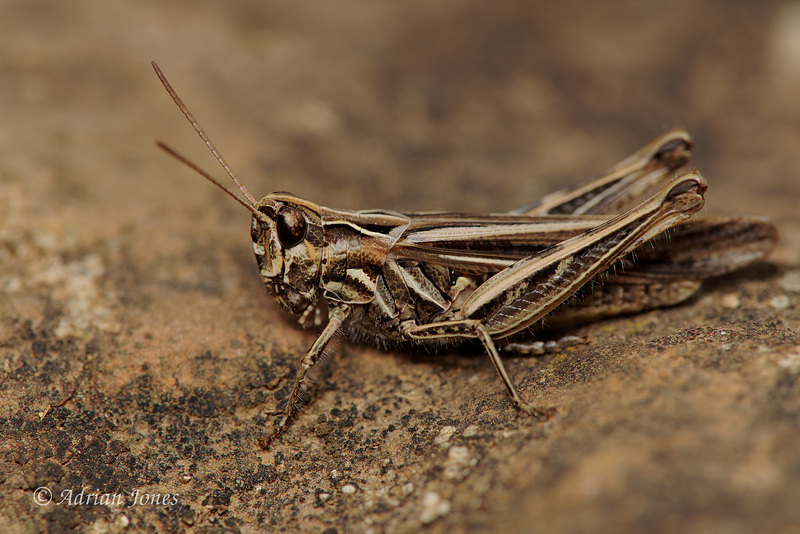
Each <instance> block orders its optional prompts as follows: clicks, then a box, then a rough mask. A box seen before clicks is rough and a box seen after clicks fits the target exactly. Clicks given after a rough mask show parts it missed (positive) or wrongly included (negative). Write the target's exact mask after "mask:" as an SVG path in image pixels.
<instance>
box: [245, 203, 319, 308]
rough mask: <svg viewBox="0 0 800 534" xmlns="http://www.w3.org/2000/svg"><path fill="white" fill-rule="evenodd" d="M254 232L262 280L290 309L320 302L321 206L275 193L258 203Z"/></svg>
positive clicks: (255, 250) (253, 219)
mask: <svg viewBox="0 0 800 534" xmlns="http://www.w3.org/2000/svg"><path fill="white" fill-rule="evenodd" d="M255 208H256V210H257V211H258V212H259V213H261V214H263V215H264V217H257V216H255V215H254V216H253V218H252V224H251V227H250V228H251V229H250V236H251V238H252V240H253V252H255V255H256V262H258V269H259V274H260V275H261V280H262V281H263V282H264V285H266V287H267V290H268V291H269V292H270V293H271V294H272V295H274V296H275V298H276V299H277V300H278V301H279V302H280V303H281V304H282V305H283V306H284V307H285V308H286V309H288V310H289V311H290V312H292V313H295V314H299V313H302V312H303V311H304V310H306V309H308V308H309V307H310V306H314V305H316V302H317V299H318V295H319V285H320V276H321V263H322V252H323V236H322V219H321V216H320V207H319V206H317V205H316V204H314V203H312V202H308V201H306V200H303V199H301V198H298V197H296V196H294V195H292V194H290V193H282V192H281V193H272V194H270V195H267V196H265V197H264V198H262V199H261V200H259V201H258V202H257V203H256V204H255Z"/></svg>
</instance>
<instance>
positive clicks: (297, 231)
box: [275, 206, 308, 248]
mask: <svg viewBox="0 0 800 534" xmlns="http://www.w3.org/2000/svg"><path fill="white" fill-rule="evenodd" d="M275 225H276V227H277V228H276V229H277V231H278V241H280V242H281V245H282V246H283V247H285V248H291V247H293V246H295V245H296V244H298V243H299V242H300V241H302V240H303V239H305V237H306V231H307V230H308V224H307V223H306V218H305V217H303V214H302V213H300V210H298V209H297V208H293V207H291V206H283V207H282V208H281V209H279V210H278V219H277V221H276V222H275Z"/></svg>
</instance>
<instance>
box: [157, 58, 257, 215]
mask: <svg viewBox="0 0 800 534" xmlns="http://www.w3.org/2000/svg"><path fill="white" fill-rule="evenodd" d="M150 63H151V64H152V65H153V69H155V71H156V75H157V76H158V79H159V80H161V84H162V85H163V86H164V89H166V90H167V92H168V93H169V96H171V97H172V100H173V101H174V102H175V104H176V105H177V106H178V108H179V109H180V110H181V112H182V113H183V116H184V117H186V120H188V121H189V124H191V125H192V127H193V128H194V130H195V131H196V132H197V135H199V136H200V139H202V140H203V142H205V144H206V146H207V147H208V149H209V150H210V151H211V153H212V154H214V157H215V158H217V161H218V162H219V164H220V165H222V168H223V169H225V172H226V173H228V176H230V177H231V180H233V183H235V184H236V186H237V187H238V188H239V191H241V192H242V194H243V195H244V196H245V198H246V199H247V200H249V201H250V208H253V209H251V210H250V211H251V212H253V213H254V214H258V215H260V216H261V217H264V214H263V213H261V212H259V211H257V210H255V208H254V206H255V204H256V199H255V197H254V196H253V195H252V194H250V191H248V189H247V188H246V187H245V186H244V184H243V183H242V182H240V181H239V179H238V178H237V177H236V174H234V172H233V171H232V170H231V168H230V167H229V166H228V162H227V161H225V158H223V157H222V154H220V153H219V151H217V147H215V146H214V143H212V142H211V139H209V138H208V135H206V132H205V131H204V130H203V128H202V127H201V126H200V124H199V123H198V122H197V120H196V119H195V118H194V115H192V113H191V112H190V111H189V108H187V107H186V104H184V103H183V100H181V97H179V96H178V93H176V92H175V89H173V88H172V85H170V83H169V82H168V81H167V78H166V76H164V73H163V72H161V69H160V68H158V64H156V62H155V61H151V62H150ZM158 146H159V147H161V148H162V149H163V150H165V151H166V152H168V153H169V154H171V155H172V156H174V157H176V158H177V159H178V160H180V161H182V162H183V163H185V164H186V165H188V166H189V167H191V168H192V169H194V170H196V171H197V172H199V173H200V174H201V175H202V176H205V177H206V178H208V179H209V180H210V181H211V182H212V183H214V184H216V185H217V186H219V187H221V188H222V189H223V190H224V191H226V192H227V193H228V194H229V195H231V196H232V197H233V198H235V199H236V200H238V201H239V202H240V203H241V204H243V205H244V206H245V207H247V204H246V203H245V202H244V201H243V200H241V199H240V198H239V197H238V195H235V194H233V192H232V191H231V190H230V189H228V188H227V187H225V186H224V185H222V184H221V183H219V182H218V181H216V180H214V179H213V178H211V176H209V175H208V173H206V172H204V171H202V170H200V168H199V167H197V166H196V165H195V164H193V163H191V162H190V161H189V160H187V159H186V158H184V157H183V156H181V155H179V154H178V153H177V152H175V151H174V150H172V149H171V148H169V147H167V146H166V145H165V144H164V143H160V142H159V143H158ZM261 217H259V218H261Z"/></svg>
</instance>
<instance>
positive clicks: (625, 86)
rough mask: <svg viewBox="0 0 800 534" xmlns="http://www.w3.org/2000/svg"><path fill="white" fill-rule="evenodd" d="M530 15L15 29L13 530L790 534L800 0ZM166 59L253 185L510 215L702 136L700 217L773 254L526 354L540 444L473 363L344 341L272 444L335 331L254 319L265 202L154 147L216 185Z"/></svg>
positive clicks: (268, 314)
mask: <svg viewBox="0 0 800 534" xmlns="http://www.w3.org/2000/svg"><path fill="white" fill-rule="evenodd" d="M526 6H527V4H525V3H514V2H512V3H504V4H491V5H490V4H488V3H486V2H482V1H478V0H459V1H455V0H444V1H440V2H434V3H431V2H421V1H418V0H412V1H406V2H369V1H366V0H360V1H356V0H342V1H340V2H317V3H263V4H262V3H252V2H234V3H211V2H188V1H181V2H170V3H162V2H136V3H131V2H100V3H98V2H89V1H86V0H78V1H76V2H70V3H64V2H55V1H52V0H50V1H48V0H35V1H30V2H5V3H4V5H3V6H0V67H1V68H0V72H2V75H1V76H0V364H1V366H0V372H2V375H0V392H2V393H1V394H0V399H2V400H0V434H1V435H2V442H0V524H3V525H4V531H7V532H33V531H41V530H49V531H52V532H63V531H68V530H70V529H78V530H82V531H94V532H123V531H168V532H185V531H190V530H191V531H197V532H256V531H260V530H262V529H266V530H270V531H286V532H295V531H316V532H326V533H329V534H330V533H333V532H340V533H341V532H415V531H417V530H419V529H420V528H421V527H422V526H427V528H428V529H429V530H430V531H431V532H448V533H453V532H484V531H494V532H506V531H508V532H530V531H531V529H533V528H534V527H535V528H536V530H539V531H542V532H675V531H681V532H685V533H694V532H698V533H699V532H723V531H724V532H731V533H737V532H778V531H784V532H787V531H791V530H792V529H797V528H798V527H800V506H798V503H800V379H799V377H800V284H798V279H800V274H799V273H800V225H798V220H799V219H800V217H798V215H797V204H798V200H800V179H798V169H800V97H798V96H797V95H800V75H798V73H800V45H799V44H798V40H797V36H798V35H800V9H798V7H797V4H796V3H791V2H775V1H772V2H761V3H758V4H756V3H752V2H751V3H747V2H738V3H730V2H722V1H721V0H714V1H710V2H703V3H698V2H689V1H680V2H673V3H669V4H664V3H658V4H656V3H631V2H620V1H611V2H604V3H596V2H575V1H571V0H568V1H567V2H560V3H557V4H548V5H547V7H546V8H542V9H534V8H533V7H526ZM153 59H155V60H157V61H159V63H160V65H161V67H162V68H163V69H164V71H165V72H166V74H167V76H168V77H169V78H170V80H171V81H172V83H173V84H174V85H175V87H176V89H177V90H178V92H179V93H180V94H181V95H182V97H183V98H184V100H185V101H186V102H187V104H188V105H189V106H190V108H191V109H192V111H193V112H194V113H195V115H196V116H197V117H198V118H199V119H200V121H201V122H202V124H203V125H204V126H205V128H206V129H207V130H208V131H209V133H210V135H211V136H212V138H213V139H214V140H215V142H216V143H217V145H218V146H219V148H220V149H221V151H222V152H223V154H225V156H226V158H227V159H228V160H229V162H230V163H231V164H232V165H233V167H234V168H235V169H236V170H237V172H238V173H240V175H241V176H243V177H245V178H244V181H245V183H246V184H247V185H248V186H249V187H250V189H251V190H252V191H253V192H254V194H256V196H259V194H264V193H267V192H269V191H279V190H289V191H292V192H293V193H295V194H297V195H299V196H302V197H304V198H308V199H311V200H314V201H317V202H320V203H322V204H325V205H327V206H331V207H337V208H347V209H360V208H370V207H381V208H391V209H398V210H415V211H419V210H430V209H444V210H460V211H473V212H487V211H494V212H501V211H505V210H509V209H512V208H514V207H516V206H517V205H519V204H523V203H525V202H527V201H529V200H531V199H534V198H537V197H539V196H541V195H543V194H546V193H547V192H549V191H552V190H554V189H556V188H559V187H563V186H564V185H567V184H572V183H577V182H578V181H580V179H582V178H584V177H587V176H591V175H592V174H594V173H596V172H599V171H601V170H602V169H604V168H605V167H607V166H608V165H611V164H613V163H615V162H616V161H617V160H618V159H620V158H622V157H624V156H626V155H627V154H628V153H630V152H632V151H633V150H635V149H637V148H638V147H639V146H641V145H643V144H645V143H646V142H648V141H649V140H650V139H652V138H654V137H655V136H657V135H658V134H659V133H661V131H662V130H665V129H668V128H670V127H673V126H678V125H681V126H684V127H686V128H687V129H688V130H689V131H690V132H691V133H692V134H693V135H694V137H695V140H696V146H697V148H696V151H695V162H696V164H697V166H698V169H699V170H700V171H701V172H703V174H704V176H706V178H707V179H708V181H709V191H708V193H707V195H706V197H707V200H708V201H707V210H706V211H707V212H708V213H727V214H734V213H757V214H764V215H770V216H771V217H773V218H774V220H775V221H776V223H777V224H778V226H779V228H780V230H781V234H782V241H781V244H780V245H779V247H778V248H777V249H776V251H775V252H774V254H773V255H772V257H771V259H770V261H769V262H768V263H764V264H760V265H757V266H754V267H752V268H749V269H747V270H746V271H744V272H743V273H740V274H736V275H732V276H727V277H724V278H721V279H718V280H714V281H712V283H710V284H707V285H706V286H705V288H704V290H703V292H702V293H701V294H700V295H699V296H698V297H697V298H695V299H693V300H692V301H691V302H689V303H687V304H685V305H682V306H679V307H676V308H672V309H668V310H660V311H655V312H650V313H645V314H642V315H637V316H632V317H625V318H619V319H615V320H610V321H605V322H601V323H595V324H590V325H587V326H583V327H580V328H577V329H575V330H574V331H571V332H570V333H571V334H575V335H579V336H582V337H585V338H587V339H589V340H590V344H588V345H580V346H576V347H571V348H570V349H569V350H567V351H563V352H561V353H555V354H549V355H546V356H543V357H537V358H510V359H509V360H508V363H507V365H508V368H509V371H510V372H511V373H512V376H513V377H514V378H515V380H516V382H517V383H518V385H519V388H520V391H521V393H522V395H523V396H524V397H526V398H528V399H531V400H532V401H533V402H534V403H535V404H537V405H541V406H551V407H555V408H556V414H555V416H554V417H552V418H551V419H550V420H549V421H547V422H539V421H536V420H533V419H530V418H527V417H523V416H520V415H518V414H517V413H516V412H515V411H514V410H513V408H512V407H511V405H510V403H509V401H508V398H507V396H506V393H505V391H504V390H503V389H502V387H501V385H500V383H499V380H498V379H497V377H496V376H495V371H494V369H493V368H492V366H491V364H490V363H489V361H488V359H487V358H485V357H483V356H480V355H479V354H477V353H474V352H470V351H469V350H466V351H460V350H457V349H454V350H451V351H447V352H445V353H443V354H438V355H427V354H408V353H404V352H400V351H391V350H379V349H376V348H372V347H371V346H368V345H360V344H351V343H348V342H347V341H346V340H343V341H342V342H341V343H340V344H339V347H338V349H337V350H336V351H333V352H332V354H331V356H332V357H331V358H329V359H328V361H327V362H326V364H325V365H323V366H320V368H319V369H317V370H316V371H315V373H314V380H315V385H313V386H312V387H311V391H310V402H309V404H308V406H307V407H306V408H305V409H304V410H303V412H302V414H301V416H300V417H299V419H298V420H297V421H296V422H295V423H294V424H293V426H292V427H291V429H290V431H289V432H288V433H287V434H286V435H285V436H284V437H283V438H282V439H281V440H280V441H279V442H277V443H276V444H274V446H273V447H272V449H271V450H270V451H268V452H263V451H261V450H259V449H258V448H257V447H256V446H255V442H256V440H257V439H258V438H259V437H260V436H261V435H262V434H263V433H264V431H265V429H267V428H269V427H270V426H271V425H272V422H273V420H274V416H273V415H271V412H272V411H274V410H275V409H276V408H277V406H278V402H279V400H280V399H282V398H283V397H284V396H285V394H286V392H287V390H288V387H289V385H290V384H289V379H288V377H290V376H291V375H292V373H293V370H294V369H295V367H296V365H297V362H298V359H299V355H300V354H301V353H302V352H303V351H304V350H305V349H306V348H307V347H308V346H309V344H310V343H311V342H312V341H313V338H314V332H309V331H303V330H301V329H299V328H298V327H296V326H294V324H293V322H292V320H291V318H289V317H287V316H286V315H285V314H283V313H282V312H281V311H279V310H278V309H277V308H276V306H275V304H274V303H273V302H272V300H271V299H270V298H269V296H268V295H266V294H265V292H264V290H263V288H262V286H261V285H260V282H259V281H258V279H257V277H256V269H255V266H254V263H253V261H252V257H251V252H250V240H249V235H248V222H249V218H248V215H247V213H246V212H244V211H243V210H242V209H241V207H240V206H238V205H237V204H236V203H234V202H232V201H231V200H230V199H228V198H226V197H225V196H224V195H223V194H221V193H220V192H219V191H218V190H216V189H215V188H214V187H213V186H211V185H209V184H208V183H206V182H204V181H203V180H202V179H201V178H199V177H197V176H196V175H193V173H192V172H191V171H190V170H188V169H186V168H184V167H182V166H181V165H179V164H177V163H176V162H175V161H173V160H171V159H170V158H169V157H167V156H165V155H164V154H163V153H161V152H160V151H158V150H157V149H156V147H155V146H154V141H155V140H156V139H162V140H165V141H168V142H169V144H171V145H174V146H175V147H177V148H179V150H180V151H181V152H184V153H186V154H187V155H188V156H189V157H190V158H191V159H193V160H194V161H197V162H199V163H200V164H201V165H202V166H203V167H205V168H207V169H209V170H211V171H212V172H213V173H214V174H215V175H217V176H219V175H221V172H220V171H219V170H218V167H216V166H215V163H214V161H213V160H211V159H210V157H209V156H208V154H207V152H206V150H205V147H204V146H203V145H202V143H201V142H200V141H199V140H198V139H197V137H196V136H195V135H194V133H193V132H192V131H191V129H190V127H189V126H188V124H187V123H186V121H185V120H184V119H183V118H182V117H181V116H180V114H179V112H178V111H177V110H176V109H175V107H174V105H173V104H172V102H171V101H170V100H169V98H168V96H167V95H166V94H165V93H164V91H163V89H162V88H161V86H160V85H159V83H158V81H157V80H156V78H155V76H154V75H153V72H152V69H151V68H150V65H149V62H150V60H153ZM37 488H46V489H47V490H49V491H50V492H51V494H52V501H50V502H49V504H45V503H46V502H47V495H46V491H45V490H40V491H38V492H37ZM82 490H83V493H81V491H82ZM65 498H71V499H72V500H71V501H68V500H64V499H65ZM37 499H40V500H38V501H37ZM115 499H116V500H115ZM59 503H60V504H59Z"/></svg>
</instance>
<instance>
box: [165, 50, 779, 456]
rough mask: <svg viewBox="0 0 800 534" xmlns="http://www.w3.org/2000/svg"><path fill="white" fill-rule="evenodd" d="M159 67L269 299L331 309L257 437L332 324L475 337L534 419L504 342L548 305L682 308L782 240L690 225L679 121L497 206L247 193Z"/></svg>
mask: <svg viewBox="0 0 800 534" xmlns="http://www.w3.org/2000/svg"><path fill="white" fill-rule="evenodd" d="M153 67H154V68H155V70H156V73H157V74H158V77H159V79H160V80H161V82H162V84H163V85H164V87H165V88H166V89H167V92H168V93H169V94H170V96H171V97H172V99H173V100H174V101H175V103H176V104H177V105H178V107H179V108H180V109H181V111H182V112H183V114H184V116H185V117H186V118H187V119H188V120H189V122H190V123H191V124H192V126H193V127H194V129H195V130H196V131H197V133H198V134H199V135H200V137H201V138H202V139H203V141H204V142H205V143H206V145H207V146H208V148H209V149H210V150H211V152H212V153H213V154H214V156H215V157H216V159H217V161H218V162H219V163H220V164H221V165H222V167H223V168H224V169H225V171H226V172H227V174H228V175H229V176H230V178H231V179H232V180H233V182H234V183H235V184H236V185H237V187H238V188H239V191H241V193H242V194H243V195H244V197H245V198H244V199H242V198H241V197H239V196H238V195H237V194H236V193H234V192H233V191H232V190H231V189H229V188H228V187H226V186H225V185H223V184H222V183H220V182H219V181H217V180H216V179H214V178H212V177H211V176H210V175H208V174H207V173H205V172H204V171H202V170H201V169H199V168H198V167H197V166H195V165H194V164H193V163H191V162H189V161H187V160H186V159H185V158H184V157H182V156H180V155H179V154H177V153H176V152H174V151H173V150H172V149H170V148H168V147H167V146H165V145H163V144H162V143H159V146H161V148H163V149H164V150H166V151H167V152H169V153H170V154H171V155H173V156H175V157H176V158H177V159H179V160H180V161H182V162H184V163H186V164H187V165H189V166H190V167H191V168H193V169H195V170H196V171H197V172H199V173H200V174H202V175H203V176H204V177H206V178H207V179H208V180H210V181H211V182H213V183H214V184H216V185H217V186H219V187H220V188H222V189H223V190H224V191H225V192H226V193H228V194H229V195H230V196H231V197H233V198H234V199H236V200H237V201H238V202H239V203H240V204H242V205H243V206H244V207H245V208H247V210H249V211H250V212H251V214H252V224H251V237H252V241H253V250H254V252H255V256H256V261H257V262H258V269H259V272H260V274H261V279H262V281H263V282H264V284H265V285H266V287H267V290H268V291H269V292H270V293H271V294H272V295H273V296H274V297H275V298H276V299H277V300H278V302H280V304H281V305H282V306H283V307H284V308H286V309H287V310H288V311H289V312H290V313H292V314H294V315H297V316H299V322H300V324H301V325H303V326H315V325H321V324H322V323H323V322H324V321H323V317H325V316H326V317H327V323H326V325H325V327H324V328H323V330H322V332H321V333H320V334H319V336H318V337H317V339H316V341H315V342H314V344H313V345H312V346H311V348H310V349H309V350H308V352H306V354H305V356H304V357H303V359H302V361H301V362H300V367H299V368H298V370H297V374H296V376H295V379H294V383H293V386H292V389H291V392H290V393H289V397H288V399H287V401H286V407H285V408H284V410H283V417H282V418H281V420H280V422H279V423H278V424H277V426H276V427H275V429H274V431H273V433H272V435H271V436H270V437H269V438H268V439H267V440H262V442H261V445H262V446H265V447H266V446H267V445H268V444H269V442H270V441H271V440H272V439H274V438H275V437H277V436H278V435H280V434H281V433H282V432H283V431H284V430H285V428H286V427H287V425H288V423H289V422H290V421H291V419H292V418H293V417H294V416H295V415H296V413H297V411H298V403H299V399H300V395H301V385H302V383H303V381H304V378H305V376H306V373H307V372H308V371H309V369H311V368H312V367H313V366H314V364H315V363H316V362H317V359H318V358H319V356H320V355H321V354H322V352H323V351H324V350H325V347H326V346H327V345H328V343H329V342H330V340H331V339H332V338H333V336H334V335H335V334H336V333H337V332H338V331H339V330H342V329H346V330H347V331H349V332H351V333H353V334H355V335H357V336H359V337H363V338H371V339H383V340H388V341H395V342H410V343H420V344H424V343H428V344H435V345H446V344H447V343H451V342H453V341H456V340H463V339H473V340H478V341H479V342H480V343H481V344H482V345H483V347H484V349H485V350H486V353H487V354H488V355H489V357H490V359H491V361H492V363H493V364H494V366H495V369H497V372H498V374H499V375H500V378H501V379H502V381H503V384H504V385H505V387H506V389H507V390H508V393H509V395H510V397H511V401H512V402H513V404H514V406H516V407H517V408H518V409H519V410H521V411H523V412H525V413H528V414H538V413H540V412H538V411H537V409H536V408H534V407H533V406H532V405H530V404H528V403H527V402H525V401H523V400H522V398H521V397H520V395H519V393H517V390H516V388H515V387H514V384H513V382H512V381H511V378H510V377H509V375H508V373H507V372H506V369H505V367H504V366H503V362H502V360H501V358H500V353H499V351H498V345H499V346H500V347H501V348H502V347H505V348H508V349H510V350H513V351H517V352H519V351H525V350H527V349H528V348H530V347H535V345H531V344H527V343H520V342H519V338H523V339H524V337H525V334H526V333H530V327H531V326H533V325H534V324H535V323H537V322H540V321H541V320H542V319H543V318H544V317H545V316H547V319H548V323H561V322H569V321H576V320H589V319H595V318H599V317H604V316H611V315H618V314H622V313H632V312H636V311H641V310H646V309H651V308H655V307H659V306H669V305H673V304H676V303H679V302H681V301H684V300H686V299H687V298H689V297H690V296H691V295H692V294H693V293H694V292H695V291H697V289H698V287H699V286H700V284H701V282H702V280H703V279H704V278H708V277H711V276H717V275H720V274H724V273H727V272H730V271H733V270H735V269H738V268H740V267H742V266H744V265H746V264H748V263H751V262H754V261H756V260H759V259H761V258H763V257H764V256H765V255H766V254H767V253H768V252H769V251H770V250H771V249H772V247H773V246H774V244H775V243H776V241H777V230H776V228H775V226H774V225H773V224H772V223H771V222H770V221H769V220H767V219H765V218H761V217H752V216H751V217H747V216H740V217H708V216H706V217H695V218H694V220H693V221H691V222H684V221H686V220H687V219H689V218H690V217H691V216H692V215H694V214H695V213H696V212H698V211H699V210H700V209H701V208H702V207H703V203H704V198H703V195H704V193H705V191H706V188H707V185H706V181H705V180H704V179H703V178H702V177H701V176H700V175H699V174H698V173H696V172H688V173H682V172H680V170H681V169H682V168H684V167H686V166H687V164H688V162H689V157H690V154H689V152H690V149H691V146H692V141H691V139H690V137H689V135H688V134H687V133H686V132H684V131H682V130H673V131H670V132H667V133H665V134H664V135H662V136H661V137H659V138H658V139H656V140H654V141H653V142H652V143H650V144H649V145H647V146H646V147H644V148H642V149H641V150H639V151H638V152H636V153H635V154H633V155H632V156H630V157H629V158H627V159H625V160H623V161H621V162H620V163H618V164H617V165H615V166H613V167H612V168H610V169H609V170H608V171H606V172H605V173H604V174H603V175H601V176H600V177H598V178H595V179H593V180H591V181H589V182H587V183H585V184H583V185H581V186H579V187H576V188H572V189H566V190H562V191H558V192H556V193H552V194H550V195H548V196H546V197H544V198H543V199H541V200H539V201H537V202H534V203H532V204H529V205H527V206H524V207H521V208H519V209H516V210H513V211H511V212H508V213H504V214H489V215H474V214H465V213H448V212H425V213H399V212H395V211H389V210H362V211H343V210H335V209H331V208H326V207H323V206H319V205H317V204H314V203H313V202H310V201H307V200H303V199H301V198H298V197H296V196H294V195H292V194H290V193H284V192H280V193H272V194H269V195H267V196H265V197H264V198H262V199H261V200H259V201H256V199H255V198H254V197H253V196H252V195H251V194H250V192H249V191H248V190H247V188H246V187H245V186H244V185H243V184H242V183H241V182H240V181H239V180H238V178H237V177H236V176H235V174H234V173H233V172H232V171H231V169H230V167H229V166H228V164H227V163H226V161H225V160H224V158H223V157H222V156H221V155H220V154H219V152H218V151H217V150H216V148H215V147H214V145H213V143H212V142H211V141H210V140H209V138H208V136H207V135H206V134H205V132H204V131H203V129H202V128H201V127H200V125H199V124H198V123H197V121H196V120H195V119H194V117H193V116H192V114H191V113H190V112H189V110H188V109H187V108H186V106H185V105H184V103H183V102H182V101H181V99H180V98H179V97H178V95H177V94H176V92H175V90H174V89H173V88H172V86H171V85H170V84H169V82H168V81H167V80H166V78H165V77H164V75H163V74H162V72H161V70H160V69H159V68H158V66H157V65H156V64H155V63H153ZM642 197H645V198H646V199H645V200H644V201H642V202H640V203H638V204H635V205H633V206H632V207H630V206H631V205H632V204H633V202H634V201H635V199H637V198H642ZM667 230H669V232H667Z"/></svg>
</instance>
